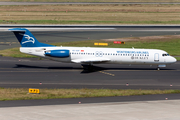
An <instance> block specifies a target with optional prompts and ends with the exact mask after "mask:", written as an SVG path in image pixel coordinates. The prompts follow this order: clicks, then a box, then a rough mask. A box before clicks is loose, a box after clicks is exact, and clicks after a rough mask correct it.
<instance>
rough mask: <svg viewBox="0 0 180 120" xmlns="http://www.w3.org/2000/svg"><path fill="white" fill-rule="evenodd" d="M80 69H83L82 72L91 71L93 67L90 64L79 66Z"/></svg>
mask: <svg viewBox="0 0 180 120" xmlns="http://www.w3.org/2000/svg"><path fill="white" fill-rule="evenodd" d="M81 67H82V68H83V69H84V70H93V67H94V66H93V65H92V64H81Z"/></svg>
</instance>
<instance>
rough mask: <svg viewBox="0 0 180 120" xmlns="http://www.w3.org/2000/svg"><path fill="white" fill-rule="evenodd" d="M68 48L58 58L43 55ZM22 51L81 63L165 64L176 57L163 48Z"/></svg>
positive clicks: (25, 48) (35, 48) (31, 49)
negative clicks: (63, 56) (62, 56)
mask: <svg viewBox="0 0 180 120" xmlns="http://www.w3.org/2000/svg"><path fill="white" fill-rule="evenodd" d="M61 49H63V50H65V49H66V50H69V51H70V53H69V57H66V58H58V57H50V56H46V55H45V51H48V50H61ZM20 51H21V52H22V53H27V54H31V55H35V56H40V57H44V58H47V59H51V60H56V61H60V62H74V63H81V61H88V60H89V61H92V63H96V62H93V61H94V60H95V61H99V62H97V63H101V61H102V62H103V61H105V63H118V64H150V65H153V64H156V65H166V64H171V63H174V62H176V59H175V58H174V57H172V56H169V54H168V53H167V52H165V51H163V50H157V49H129V48H95V47H94V48H93V47H21V48H20Z"/></svg>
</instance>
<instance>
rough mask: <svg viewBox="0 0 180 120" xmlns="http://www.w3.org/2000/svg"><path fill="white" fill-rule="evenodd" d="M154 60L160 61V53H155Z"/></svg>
mask: <svg viewBox="0 0 180 120" xmlns="http://www.w3.org/2000/svg"><path fill="white" fill-rule="evenodd" d="M154 61H156V62H158V61H159V53H155V54H154Z"/></svg>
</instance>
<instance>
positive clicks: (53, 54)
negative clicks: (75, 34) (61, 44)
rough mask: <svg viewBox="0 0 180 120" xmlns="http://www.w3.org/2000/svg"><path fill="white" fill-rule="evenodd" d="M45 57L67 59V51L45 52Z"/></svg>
mask: <svg viewBox="0 0 180 120" xmlns="http://www.w3.org/2000/svg"><path fill="white" fill-rule="evenodd" d="M45 55H46V56H51V57H58V58H66V57H69V50H47V51H45Z"/></svg>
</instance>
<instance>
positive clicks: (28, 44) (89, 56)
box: [9, 28, 176, 70]
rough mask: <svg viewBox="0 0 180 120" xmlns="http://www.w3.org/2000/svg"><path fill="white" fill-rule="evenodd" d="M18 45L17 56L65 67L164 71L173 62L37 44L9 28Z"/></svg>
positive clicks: (158, 55)
mask: <svg viewBox="0 0 180 120" xmlns="http://www.w3.org/2000/svg"><path fill="white" fill-rule="evenodd" d="M9 31H12V32H13V33H14V34H15V36H16V38H17V39H18V41H19V42H20V44H21V47H20V52H22V53H26V54H30V55H35V56H39V57H42V58H47V59H50V60H55V61H59V62H66V63H79V64H82V66H83V65H86V66H89V68H91V66H93V64H99V63H107V64H111V63H112V64H130V65H133V64H138V65H142V64H143V65H157V70H160V67H166V65H167V64H172V63H175V62H176V59H175V58H174V57H172V56H170V55H169V54H168V53H167V52H166V51H163V50H158V49H135V48H98V47H62V46H60V47H58V46H53V45H49V44H45V43H40V42H39V41H38V40H37V39H36V38H35V37H34V36H33V35H32V34H31V32H30V31H29V30H28V29H26V28H12V29H9Z"/></svg>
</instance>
